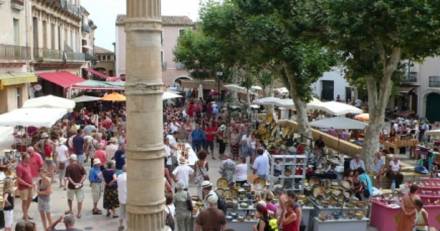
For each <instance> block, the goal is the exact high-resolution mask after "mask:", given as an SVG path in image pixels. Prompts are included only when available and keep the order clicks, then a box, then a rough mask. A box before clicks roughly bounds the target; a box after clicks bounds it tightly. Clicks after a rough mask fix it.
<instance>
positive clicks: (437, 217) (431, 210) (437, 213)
mask: <svg viewBox="0 0 440 231" xmlns="http://www.w3.org/2000/svg"><path fill="white" fill-rule="evenodd" d="M371 203H372V209H371V225H373V226H374V227H376V228H377V230H378V231H389V230H396V229H397V222H398V220H399V213H400V207H392V206H390V205H387V204H384V203H383V202H380V201H375V200H373V201H372V202H371ZM424 208H425V209H426V211H427V212H428V214H429V216H428V223H429V226H432V227H436V228H438V227H440V205H425V206H424Z"/></svg>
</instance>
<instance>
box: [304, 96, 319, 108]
mask: <svg viewBox="0 0 440 231" xmlns="http://www.w3.org/2000/svg"><path fill="white" fill-rule="evenodd" d="M322 107H323V102H321V100H319V99H317V98H315V97H313V98H312V100H311V101H310V102H308V103H307V109H308V110H320V109H321V108H322Z"/></svg>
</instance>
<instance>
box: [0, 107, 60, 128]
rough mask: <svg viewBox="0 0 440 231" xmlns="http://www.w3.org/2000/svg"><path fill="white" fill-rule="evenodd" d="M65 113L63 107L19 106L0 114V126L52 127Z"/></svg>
mask: <svg viewBox="0 0 440 231" xmlns="http://www.w3.org/2000/svg"><path fill="white" fill-rule="evenodd" d="M66 113H67V110H66V109H63V108H21V109H17V110H14V111H11V112H8V113H4V114H1V115H0V126H7V127H14V126H25V127H28V126H33V127H47V128H49V127H52V125H54V124H55V123H56V122H57V121H58V120H59V119H61V118H62V117H63V116H64V115H65V114H66Z"/></svg>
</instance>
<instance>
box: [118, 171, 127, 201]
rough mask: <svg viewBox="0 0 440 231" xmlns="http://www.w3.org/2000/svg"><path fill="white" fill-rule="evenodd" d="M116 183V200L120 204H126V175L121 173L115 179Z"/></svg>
mask: <svg viewBox="0 0 440 231" xmlns="http://www.w3.org/2000/svg"><path fill="white" fill-rule="evenodd" d="M116 181H117V183H118V199H119V203H120V204H126V203H127V173H126V172H123V173H121V174H119V176H118V178H117V180H116Z"/></svg>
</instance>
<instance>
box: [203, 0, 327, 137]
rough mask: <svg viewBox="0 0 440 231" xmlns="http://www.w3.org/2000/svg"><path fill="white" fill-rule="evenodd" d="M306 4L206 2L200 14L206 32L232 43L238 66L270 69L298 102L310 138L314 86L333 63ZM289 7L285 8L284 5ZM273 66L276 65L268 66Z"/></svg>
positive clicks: (300, 119)
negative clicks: (309, 109)
mask: <svg viewBox="0 0 440 231" xmlns="http://www.w3.org/2000/svg"><path fill="white" fill-rule="evenodd" d="M307 2H308V1H307V0H300V1H293V0H292V1H276V0H258V1H254V0H253V1H250V0H226V1H224V2H223V3H212V2H210V3H208V4H207V6H206V7H205V8H204V9H203V10H202V12H201V20H202V28H203V31H204V32H205V33H207V34H209V35H210V36H213V37H216V38H218V39H219V40H221V41H233V45H232V47H234V49H235V52H236V53H237V52H238V55H239V57H240V59H238V60H236V63H238V64H241V65H243V64H247V65H249V66H255V67H271V68H272V69H271V71H272V72H273V73H276V75H278V76H280V78H281V79H282V80H283V82H284V83H285V85H286V87H287V88H289V90H290V95H291V97H292V99H293V101H294V103H295V107H296V111H297V121H298V124H299V133H300V134H302V135H305V136H307V137H310V129H309V128H310V127H309V125H308V120H307V111H306V103H307V102H308V101H309V100H310V99H311V88H310V85H311V84H312V83H313V82H315V81H316V80H317V79H318V78H319V77H321V76H322V74H323V73H324V72H325V71H327V70H329V69H330V68H331V66H332V65H333V64H334V59H333V56H332V54H331V53H330V52H329V51H328V49H325V48H324V47H323V46H322V44H321V43H320V41H319V40H315V39H313V37H312V36H310V35H311V34H313V33H314V32H315V31H316V30H317V28H315V25H314V24H311V23H309V22H311V20H309V19H308V17H309V14H308V12H311V11H310V10H311V9H313V7H311V5H309V4H308V3H307ZM286 4H287V5H286ZM270 64H273V65H270Z"/></svg>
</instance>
